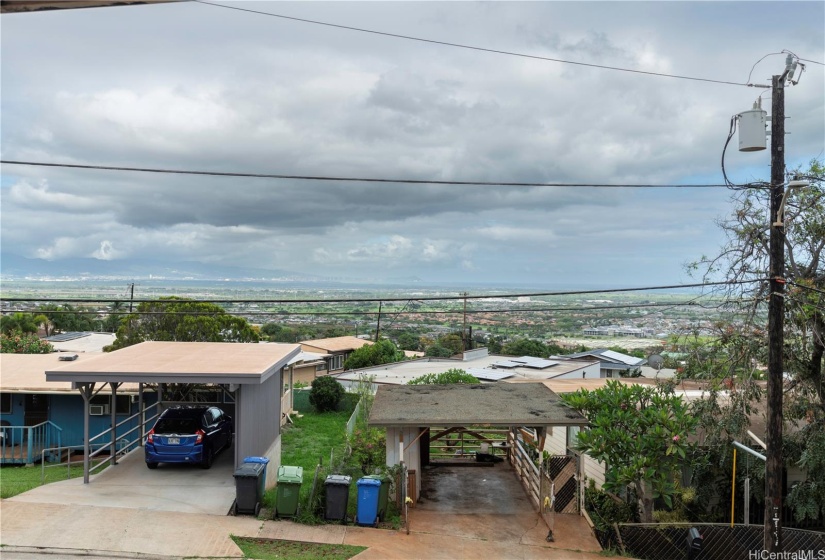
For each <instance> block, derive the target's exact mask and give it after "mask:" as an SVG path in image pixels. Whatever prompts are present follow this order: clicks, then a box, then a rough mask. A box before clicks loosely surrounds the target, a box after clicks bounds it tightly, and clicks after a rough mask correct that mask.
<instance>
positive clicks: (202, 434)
mask: <svg viewBox="0 0 825 560" xmlns="http://www.w3.org/2000/svg"><path fill="white" fill-rule="evenodd" d="M195 435H196V436H198V437H197V438H196V439H195V443H200V442H202V441H203V436H205V435H206V432H204V431H203V430H198V431H197V432H195Z"/></svg>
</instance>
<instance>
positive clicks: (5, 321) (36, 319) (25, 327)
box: [0, 313, 49, 334]
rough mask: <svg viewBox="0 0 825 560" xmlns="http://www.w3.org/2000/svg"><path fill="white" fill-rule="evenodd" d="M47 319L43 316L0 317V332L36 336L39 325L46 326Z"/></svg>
mask: <svg viewBox="0 0 825 560" xmlns="http://www.w3.org/2000/svg"><path fill="white" fill-rule="evenodd" d="M48 322H49V318H48V317H46V316H45V315H43V314H40V315H32V314H31V313H13V314H11V315H3V317H0V331H2V332H4V333H11V332H20V333H32V334H36V333H37V330H38V329H39V328H40V325H43V324H48Z"/></svg>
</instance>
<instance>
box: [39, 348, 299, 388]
mask: <svg viewBox="0 0 825 560" xmlns="http://www.w3.org/2000/svg"><path fill="white" fill-rule="evenodd" d="M299 352H300V346H298V345H297V344H251V343H250V344H246V343H227V342H141V343H140V344H135V345H134V346H128V347H126V348H122V349H120V350H116V351H114V352H110V353H108V354H101V355H99V356H96V357H94V358H91V359H87V360H83V361H82V362H77V363H75V362H72V363H70V364H68V365H65V366H63V367H59V368H55V369H51V370H47V371H46V380H47V381H71V382H73V383H75V384H79V383H124V382H131V383H217V384H245V383H252V384H260V383H263V382H264V381H266V380H267V379H268V378H269V377H270V376H271V375H272V374H274V373H276V372H278V371H279V370H280V369H281V368H282V367H284V366H285V365H287V363H288V362H289V360H290V358H292V357H293V356H296V355H297V354H298V353H299Z"/></svg>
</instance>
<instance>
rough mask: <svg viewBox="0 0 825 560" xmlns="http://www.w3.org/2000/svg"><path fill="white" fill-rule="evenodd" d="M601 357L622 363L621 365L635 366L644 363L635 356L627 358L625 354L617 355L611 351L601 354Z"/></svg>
mask: <svg viewBox="0 0 825 560" xmlns="http://www.w3.org/2000/svg"><path fill="white" fill-rule="evenodd" d="M602 356H604V357H605V358H610V359H611V360H616V361H619V362H622V363H623V364H627V365H630V366H635V365H637V364H640V363H641V362H643V361H644V360H642V359H641V358H636V357H635V356H628V355H627V354H619V353H618V352H614V351H613V350H605V351H604V352H602Z"/></svg>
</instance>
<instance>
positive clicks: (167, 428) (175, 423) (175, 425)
mask: <svg viewBox="0 0 825 560" xmlns="http://www.w3.org/2000/svg"><path fill="white" fill-rule="evenodd" d="M197 431H198V422H197V421H196V420H195V419H194V418H161V419H160V420H158V423H157V424H156V425H155V433H156V434H194V433H195V432H197Z"/></svg>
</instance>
